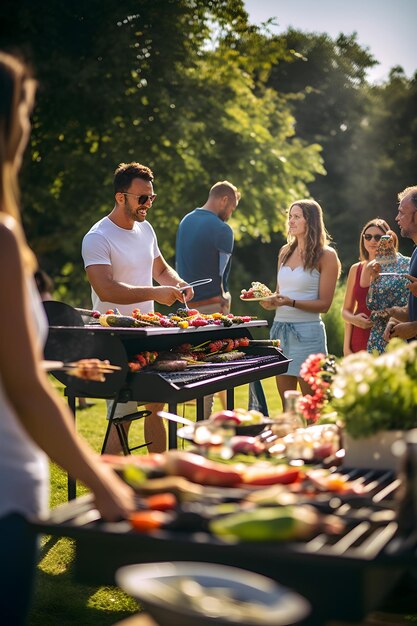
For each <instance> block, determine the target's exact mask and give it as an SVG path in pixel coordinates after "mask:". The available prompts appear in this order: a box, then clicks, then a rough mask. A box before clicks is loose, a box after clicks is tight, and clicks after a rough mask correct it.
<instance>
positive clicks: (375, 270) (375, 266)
mask: <svg viewBox="0 0 417 626" xmlns="http://www.w3.org/2000/svg"><path fill="white" fill-rule="evenodd" d="M366 269H367V270H368V271H369V274H370V279H371V283H372V282H373V281H374V280H376V279H377V278H379V275H380V273H381V269H382V268H381V265H380V264H379V263H377V262H376V261H375V259H374V260H373V261H370V262H369V263H368V264H367V266H366Z"/></svg>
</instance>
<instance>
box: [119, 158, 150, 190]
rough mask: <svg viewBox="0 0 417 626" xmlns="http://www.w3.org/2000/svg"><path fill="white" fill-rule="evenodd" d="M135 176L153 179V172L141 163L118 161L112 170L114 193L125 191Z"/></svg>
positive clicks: (148, 179)
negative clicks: (113, 170)
mask: <svg viewBox="0 0 417 626" xmlns="http://www.w3.org/2000/svg"><path fill="white" fill-rule="evenodd" d="M135 178H142V180H147V181H150V182H152V181H153V172H152V170H151V169H150V168H149V167H146V165H141V163H120V164H119V165H118V166H117V167H116V170H115V172H114V180H113V184H114V193H118V192H120V191H127V190H128V189H129V187H130V185H131V184H132V180H134V179H135Z"/></svg>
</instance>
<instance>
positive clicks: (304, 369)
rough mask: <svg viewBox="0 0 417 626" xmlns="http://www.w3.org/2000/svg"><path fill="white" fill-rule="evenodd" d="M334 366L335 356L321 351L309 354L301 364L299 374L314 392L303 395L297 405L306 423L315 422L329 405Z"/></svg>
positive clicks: (334, 371) (334, 372)
mask: <svg viewBox="0 0 417 626" xmlns="http://www.w3.org/2000/svg"><path fill="white" fill-rule="evenodd" d="M336 367H337V366H336V359H335V357H334V356H333V355H328V356H326V355H324V354H322V353H319V354H311V355H310V356H309V357H308V358H307V359H306V360H305V361H304V363H303V364H302V366H301V371H300V376H301V378H302V379H303V380H305V382H306V383H308V384H309V385H310V387H311V389H312V390H313V392H314V394H313V395H311V394H307V395H305V396H303V397H302V398H301V399H300V401H299V405H298V406H299V409H300V411H301V412H302V414H303V416H304V418H305V420H306V422H307V424H315V423H316V422H317V421H318V419H319V417H320V416H322V414H323V412H324V411H325V410H326V408H327V406H328V405H329V402H330V401H331V399H332V389H331V386H332V381H333V377H334V375H335V374H336Z"/></svg>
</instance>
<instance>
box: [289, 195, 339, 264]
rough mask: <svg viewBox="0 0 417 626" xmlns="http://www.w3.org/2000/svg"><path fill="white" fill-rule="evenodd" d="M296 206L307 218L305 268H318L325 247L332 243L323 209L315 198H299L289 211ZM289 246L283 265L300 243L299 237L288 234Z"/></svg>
mask: <svg viewBox="0 0 417 626" xmlns="http://www.w3.org/2000/svg"><path fill="white" fill-rule="evenodd" d="M294 206H299V207H300V209H301V210H302V212H303V216H304V218H305V220H306V227H307V228H306V237H305V246H304V250H305V253H304V259H303V261H304V269H308V270H312V269H314V268H317V265H318V262H319V259H320V257H321V255H322V254H323V250H324V247H325V246H327V245H328V244H329V243H330V235H329V234H328V233H327V231H326V228H325V226H324V222H323V211H322V208H321V206H320V205H319V203H318V202H316V201H315V200H297V201H296V202H293V203H292V205H291V206H290V208H289V211H291V209H292V208H293V207H294ZM287 241H288V247H287V249H286V250H285V253H284V255H283V258H282V265H284V264H285V262H286V261H287V259H289V258H290V256H291V255H292V253H293V252H294V250H295V249H296V247H297V245H298V241H297V237H294V236H293V235H290V234H288V236H287Z"/></svg>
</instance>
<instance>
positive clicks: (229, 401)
mask: <svg viewBox="0 0 417 626" xmlns="http://www.w3.org/2000/svg"><path fill="white" fill-rule="evenodd" d="M226 406H227V410H228V411H232V410H233V409H234V408H235V389H234V387H232V388H231V389H227V390H226Z"/></svg>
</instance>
